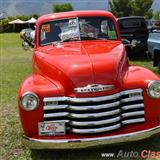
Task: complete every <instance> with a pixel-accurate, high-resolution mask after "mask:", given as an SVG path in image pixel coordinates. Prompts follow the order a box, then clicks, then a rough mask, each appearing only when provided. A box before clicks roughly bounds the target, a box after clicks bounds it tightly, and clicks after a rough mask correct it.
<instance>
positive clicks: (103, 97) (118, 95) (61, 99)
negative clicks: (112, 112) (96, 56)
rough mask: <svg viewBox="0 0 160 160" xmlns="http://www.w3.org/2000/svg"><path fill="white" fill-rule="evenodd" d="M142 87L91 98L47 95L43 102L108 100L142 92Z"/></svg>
mask: <svg viewBox="0 0 160 160" xmlns="http://www.w3.org/2000/svg"><path fill="white" fill-rule="evenodd" d="M142 92H143V90H142V89H132V90H126V91H122V92H119V93H116V94H113V95H108V96H101V97H89V98H72V97H45V98H44V99H43V102H50V101H67V102H74V103H86V102H100V101H107V100H113V99H116V98H119V97H120V96H122V95H126V94H130V93H142Z"/></svg>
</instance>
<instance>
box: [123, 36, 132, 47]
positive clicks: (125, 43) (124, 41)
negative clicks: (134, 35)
mask: <svg viewBox="0 0 160 160" xmlns="http://www.w3.org/2000/svg"><path fill="white" fill-rule="evenodd" d="M122 44H124V46H131V43H130V41H129V40H127V39H125V38H122Z"/></svg>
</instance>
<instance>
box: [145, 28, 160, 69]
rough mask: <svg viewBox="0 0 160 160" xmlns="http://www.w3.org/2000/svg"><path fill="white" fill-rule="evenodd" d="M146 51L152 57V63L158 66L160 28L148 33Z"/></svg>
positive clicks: (159, 58) (159, 57) (159, 63)
mask: <svg viewBox="0 0 160 160" xmlns="http://www.w3.org/2000/svg"><path fill="white" fill-rule="evenodd" d="M148 52H149V54H150V57H151V58H152V59H153V65H154V66H158V67H159V68H160V28H159V29H158V27H157V29H152V30H151V32H150V33H149V38H148Z"/></svg>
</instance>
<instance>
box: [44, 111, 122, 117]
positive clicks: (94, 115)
mask: <svg viewBox="0 0 160 160" xmlns="http://www.w3.org/2000/svg"><path fill="white" fill-rule="evenodd" d="M118 113H120V109H116V110H114V111H108V112H101V113H89V114H77V113H69V112H59V113H45V114H44V118H52V117H61V116H62V117H64V116H67V117H71V118H97V117H104V116H110V115H115V114H118Z"/></svg>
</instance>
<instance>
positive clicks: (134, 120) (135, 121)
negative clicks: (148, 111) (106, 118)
mask: <svg viewBox="0 0 160 160" xmlns="http://www.w3.org/2000/svg"><path fill="white" fill-rule="evenodd" d="M140 122H145V119H144V118H136V119H131V120H124V121H122V124H123V125H125V124H132V123H140Z"/></svg>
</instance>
